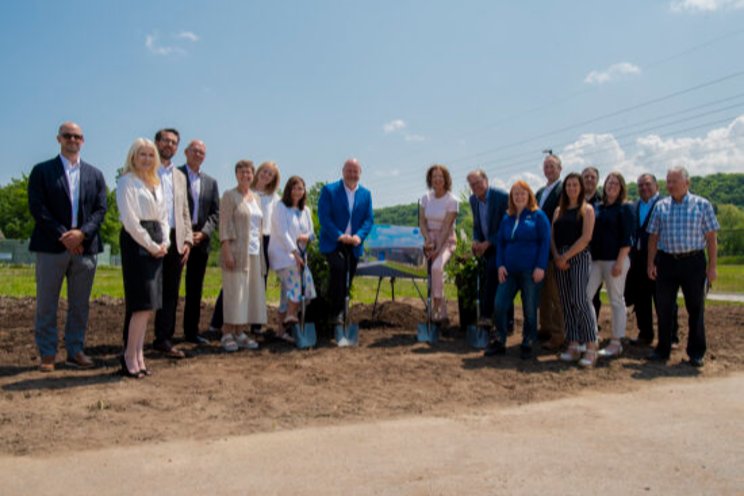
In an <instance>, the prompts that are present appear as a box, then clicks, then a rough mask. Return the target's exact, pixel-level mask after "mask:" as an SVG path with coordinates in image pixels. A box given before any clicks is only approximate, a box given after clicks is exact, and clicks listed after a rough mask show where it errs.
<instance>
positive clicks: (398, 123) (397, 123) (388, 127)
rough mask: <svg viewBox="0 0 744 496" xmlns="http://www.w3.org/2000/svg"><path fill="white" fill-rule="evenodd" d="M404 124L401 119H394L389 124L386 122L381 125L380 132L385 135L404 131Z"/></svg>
mask: <svg viewBox="0 0 744 496" xmlns="http://www.w3.org/2000/svg"><path fill="white" fill-rule="evenodd" d="M405 127H406V123H405V121H404V120H403V119H395V120H392V121H390V122H386V123H385V124H383V125H382V130H383V131H385V134H390V133H394V132H396V131H400V130H401V129H405Z"/></svg>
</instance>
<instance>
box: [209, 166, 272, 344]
mask: <svg viewBox="0 0 744 496" xmlns="http://www.w3.org/2000/svg"><path fill="white" fill-rule="evenodd" d="M254 172H255V169H254V167H253V162H251V161H250V160H241V161H239V162H238V163H237V164H235V178H236V179H237V181H238V186H237V187H236V188H234V189H231V190H229V191H226V192H225V194H224V195H223V196H222V200H221V201H220V241H221V243H222V251H221V252H220V253H221V261H222V292H223V316H224V324H223V325H222V340H221V344H222V348H223V349H224V350H225V351H237V350H238V349H239V348H248V349H256V348H258V343H256V341H254V340H253V339H251V338H249V337H248V335H247V334H246V333H245V330H246V329H247V326H248V325H249V324H259V325H260V324H265V323H266V286H265V284H264V274H265V273H266V264H265V263H264V259H263V254H262V246H261V245H262V243H263V236H262V232H263V213H262V212H261V206H260V205H259V204H258V199H257V198H256V195H255V194H254V193H253V192H252V191H251V182H252V181H253V175H254Z"/></svg>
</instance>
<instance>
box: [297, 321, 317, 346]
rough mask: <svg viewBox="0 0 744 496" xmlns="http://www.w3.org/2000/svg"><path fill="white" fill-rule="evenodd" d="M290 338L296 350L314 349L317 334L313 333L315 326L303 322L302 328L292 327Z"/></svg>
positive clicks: (298, 326)
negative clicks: (293, 341)
mask: <svg viewBox="0 0 744 496" xmlns="http://www.w3.org/2000/svg"><path fill="white" fill-rule="evenodd" d="M292 337H293V338H294V340H295V345H296V346H297V348H299V349H301V350H304V349H307V348H314V347H315V345H317V344H318V334H317V333H316V332H315V324H313V323H312V322H305V326H304V328H302V327H300V325H299V324H296V325H294V326H292Z"/></svg>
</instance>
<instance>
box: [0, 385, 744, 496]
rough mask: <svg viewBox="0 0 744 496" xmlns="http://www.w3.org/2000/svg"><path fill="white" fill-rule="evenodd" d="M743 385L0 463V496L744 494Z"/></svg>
mask: <svg viewBox="0 0 744 496" xmlns="http://www.w3.org/2000/svg"><path fill="white" fill-rule="evenodd" d="M742 390H744V374H735V375H733V376H730V377H726V378H716V379H691V380H680V379H668V380H664V381H662V382H660V383H657V384H654V385H651V386H648V387H645V388H643V389H641V390H638V391H634V392H629V393H621V394H599V393H591V394H587V395H584V396H581V397H574V398H567V399H562V400H557V401H551V402H543V403H533V404H529V405H524V406H520V407H511V408H489V409H484V410H481V411H474V412H472V413H470V414H468V415H458V416H454V417H451V418H432V417H424V418H408V419H402V420H393V421H384V422H366V423H360V424H351V425H345V426H333V427H312V428H306V429H297V430H291V431H284V432H277V433H263V434H253V435H248V436H236V437H227V438H222V439H219V440H210V441H207V440H202V441H173V442H164V443H155V444H149V443H143V445H142V446H130V447H123V448H122V447H114V448H109V449H101V450H94V451H85V452H78V453H75V454H74V456H69V454H61V455H57V454H51V455H50V456H33V457H3V458H0V477H1V478H2V480H3V481H4V483H3V491H2V492H3V494H7V495H16V494H18V495H20V494H46V495H54V494H154V493H155V492H157V493H159V494H179V495H188V494H195V495H196V494H261V495H273V494H276V495H283V494H319V495H335V494H338V495H350V494H354V495H366V494H406V495H440V494H441V495H449V494H452V495H462V494H622V495H634V494H644V495H645V494H742V492H744V474H743V473H742V471H741V467H742V466H744V431H743V430H742V429H741V419H742V418H743V417H744V395H743V394H742Z"/></svg>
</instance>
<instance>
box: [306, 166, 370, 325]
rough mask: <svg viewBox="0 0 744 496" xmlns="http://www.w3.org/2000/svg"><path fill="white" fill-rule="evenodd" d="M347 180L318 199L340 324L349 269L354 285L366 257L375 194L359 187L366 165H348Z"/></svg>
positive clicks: (330, 287)
mask: <svg viewBox="0 0 744 496" xmlns="http://www.w3.org/2000/svg"><path fill="white" fill-rule="evenodd" d="M342 175H343V179H342V180H340V181H336V182H333V183H330V184H326V185H325V186H323V189H321V191H320V199H319V200H318V220H319V221H320V252H321V253H322V254H323V255H325V257H326V259H327V260H328V266H329V268H330V271H329V272H330V273H329V284H328V297H329V299H330V305H331V312H332V315H333V316H334V317H335V321H336V322H337V323H341V322H342V319H343V308H344V299H345V297H346V267H347V264H348V266H349V268H350V271H351V274H350V283H351V279H353V277H354V273H355V272H356V266H357V262H358V261H359V257H361V256H362V253H363V251H364V247H363V246H362V243H363V242H364V238H366V237H367V235H368V234H369V231H370V230H371V229H372V224H373V223H374V214H373V212H372V195H371V194H370V192H369V190H368V189H367V188H365V187H364V186H360V185H359V178H360V177H361V175H362V166H361V165H360V164H359V161H358V160H357V159H355V158H350V159H349V160H347V161H346V163H344V167H343V169H342Z"/></svg>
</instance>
